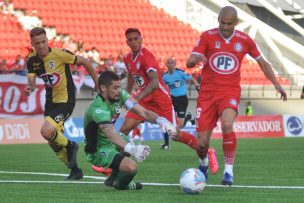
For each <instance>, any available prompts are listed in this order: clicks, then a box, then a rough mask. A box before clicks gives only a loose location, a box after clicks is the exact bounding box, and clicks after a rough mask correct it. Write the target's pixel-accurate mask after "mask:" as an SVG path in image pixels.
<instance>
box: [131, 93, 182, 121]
mask: <svg viewBox="0 0 304 203" xmlns="http://www.w3.org/2000/svg"><path fill="white" fill-rule="evenodd" d="M138 103H139V104H140V105H141V106H143V107H144V108H146V109H148V110H150V111H153V112H154V113H156V114H157V115H159V116H161V117H164V118H166V119H168V120H169V121H170V122H172V123H173V125H174V126H176V123H177V117H176V114H175V111H174V108H173V105H172V100H171V97H169V96H167V95H165V94H163V95H161V96H160V95H159V96H157V97H155V96H154V97H153V96H152V95H148V96H146V97H144V98H143V99H141V100H140V101H139V102H138ZM125 117H126V118H133V119H136V120H141V121H144V120H145V119H144V118H142V117H141V116H139V115H137V114H135V113H133V112H132V111H130V110H129V111H127V113H126V116H125Z"/></svg>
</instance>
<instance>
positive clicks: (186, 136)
mask: <svg viewBox="0 0 304 203" xmlns="http://www.w3.org/2000/svg"><path fill="white" fill-rule="evenodd" d="M181 135H182V136H181V138H180V139H179V140H178V141H179V142H182V143H184V144H186V145H188V146H189V147H191V148H192V149H194V150H197V139H196V137H195V136H194V135H191V134H190V133H187V132H183V131H181Z"/></svg>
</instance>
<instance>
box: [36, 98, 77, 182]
mask: <svg viewBox="0 0 304 203" xmlns="http://www.w3.org/2000/svg"><path fill="white" fill-rule="evenodd" d="M73 108H74V105H73V104H53V103H47V104H46V111H45V116H46V117H45V122H44V123H43V125H42V127H41V134H42V136H43V137H44V138H45V139H47V140H48V142H49V146H50V147H51V148H52V150H53V151H54V152H55V153H56V155H57V157H58V158H59V159H60V160H62V161H63V162H64V163H65V164H66V165H67V166H68V168H70V169H71V174H70V175H69V177H68V178H67V179H68V180H75V179H81V178H82V170H81V169H80V168H79V166H78V164H77V150H78V144H77V143H76V142H73V141H70V140H68V139H67V138H66V137H65V136H64V135H63V126H64V120H65V119H67V118H68V117H69V115H71V114H72V112H73Z"/></svg>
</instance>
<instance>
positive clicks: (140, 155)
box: [124, 142, 151, 163]
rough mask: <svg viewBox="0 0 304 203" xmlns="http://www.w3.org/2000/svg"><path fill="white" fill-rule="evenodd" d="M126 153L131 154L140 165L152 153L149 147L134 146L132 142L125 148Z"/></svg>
mask: <svg viewBox="0 0 304 203" xmlns="http://www.w3.org/2000/svg"><path fill="white" fill-rule="evenodd" d="M124 151H125V152H127V153H129V154H131V156H133V157H134V158H135V159H136V161H137V162H139V163H140V162H143V161H144V160H145V159H146V158H147V156H149V154H150V152H151V150H150V147H149V146H148V145H134V143H132V142H129V143H128V144H127V145H126V146H125V148H124Z"/></svg>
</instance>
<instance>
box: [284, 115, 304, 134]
mask: <svg viewBox="0 0 304 203" xmlns="http://www.w3.org/2000/svg"><path fill="white" fill-rule="evenodd" d="M302 129H303V123H302V122H301V120H300V119H299V118H298V117H295V116H291V117H290V118H288V120H287V130H288V131H289V132H290V133H291V134H293V135H299V134H300V133H301V132H302Z"/></svg>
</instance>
